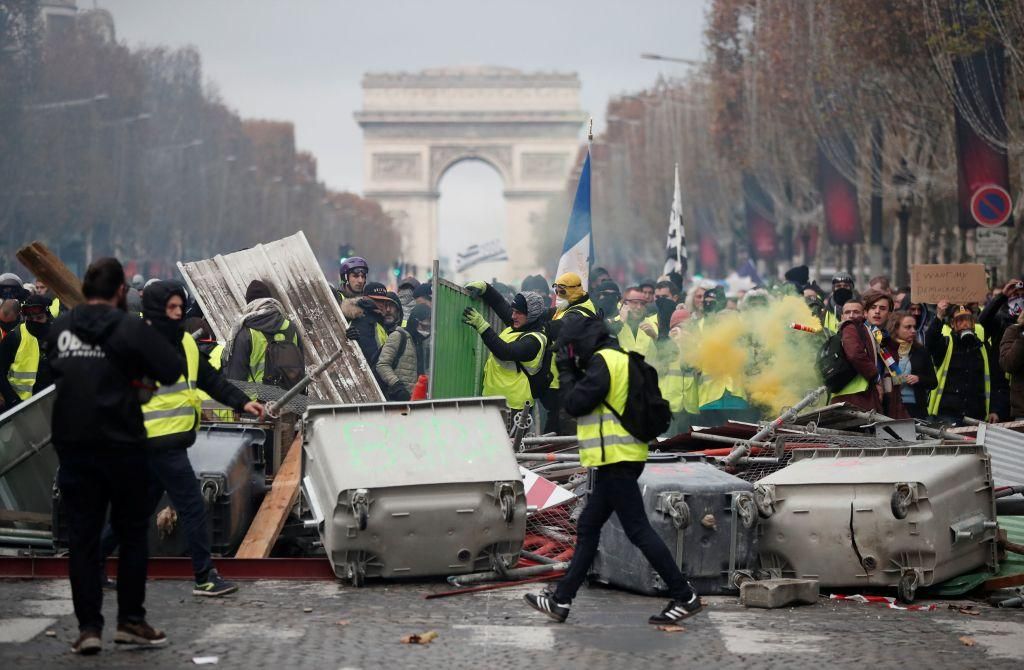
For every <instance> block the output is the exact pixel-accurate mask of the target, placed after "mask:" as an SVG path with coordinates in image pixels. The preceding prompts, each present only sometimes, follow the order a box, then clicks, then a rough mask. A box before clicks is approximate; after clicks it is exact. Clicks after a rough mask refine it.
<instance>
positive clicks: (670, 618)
mask: <svg viewBox="0 0 1024 670" xmlns="http://www.w3.org/2000/svg"><path fill="white" fill-rule="evenodd" d="M702 609H704V607H703V605H701V602H700V597H699V596H698V595H697V594H696V593H694V594H693V595H692V596H690V599H689V600H687V601H686V602H682V601H679V600H670V601H668V605H665V609H663V610H661V614H655V615H654V616H652V617H651V618H650V619H648V620H647V622H648V623H652V624H656V625H669V624H676V623H679V622H680V621H682V620H683V619H688V618H689V617H692V616H693V615H694V614H696V613H698V612H700V611H701V610H702Z"/></svg>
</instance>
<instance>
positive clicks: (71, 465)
mask: <svg viewBox="0 0 1024 670" xmlns="http://www.w3.org/2000/svg"><path fill="white" fill-rule="evenodd" d="M57 456H58V458H59V460H60V469H59V470H58V472H57V486H58V487H59V488H60V494H61V497H62V498H63V500H64V509H65V510H66V513H67V520H68V545H69V548H70V559H69V562H68V572H69V573H70V577H71V597H72V599H73V601H74V606H75V616H76V617H77V618H78V628H79V630H94V631H100V630H102V629H103V614H102V613H101V609H102V606H103V586H102V582H101V579H102V577H101V575H100V572H99V570H97V569H96V566H97V565H99V563H100V534H101V533H102V532H103V525H104V523H105V521H106V516H107V508H108V507H109V508H110V523H111V525H112V526H113V527H114V530H115V532H116V533H117V535H118V536H119V537H120V538H121V558H120V560H119V561H118V565H117V621H118V623H134V622H141V621H145V619H146V610H145V608H144V607H143V603H144V602H145V600H146V560H147V555H146V549H147V547H146V533H147V529H148V526H149V506H148V505H147V504H146V488H147V483H148V480H149V478H148V477H147V467H148V458H147V455H146V450H145V447H144V445H143V444H141V443H140V444H139V445H138V447H133V448H120V449H113V448H110V447H100V446H97V447H95V448H89V449H85V448H81V447H75V448H61V446H60V445H57Z"/></svg>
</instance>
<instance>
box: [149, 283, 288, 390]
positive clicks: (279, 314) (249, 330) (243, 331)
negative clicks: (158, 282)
mask: <svg viewBox="0 0 1024 670" xmlns="http://www.w3.org/2000/svg"><path fill="white" fill-rule="evenodd" d="M148 288H149V287H148V286H147V290H148ZM143 295H145V292H143ZM245 302H246V305H245V310H244V311H243V312H242V316H241V318H240V319H239V321H238V323H236V324H235V326H234V328H233V329H232V331H231V335H230V336H229V337H228V339H227V344H226V345H225V350H224V354H223V355H224V356H225V357H226V359H227V361H228V363H227V367H226V368H225V371H224V374H225V376H226V377H227V378H228V379H237V380H239V381H246V382H255V383H257V384H267V385H270V386H278V387H280V388H283V389H289V388H291V387H292V386H294V385H295V383H296V382H298V381H299V380H300V379H302V377H303V375H304V374H305V360H304V355H303V353H302V340H301V338H300V337H299V333H298V330H297V329H296V328H295V326H294V325H293V324H292V322H291V321H290V320H289V319H288V318H287V317H286V316H285V313H284V306H283V305H282V304H281V303H280V302H278V301H277V300H275V299H274V298H273V297H272V295H271V292H270V287H269V286H267V285H266V284H265V283H264V282H262V281H260V280H259V279H254V280H253V281H251V282H249V286H248V287H247V288H246V290H245Z"/></svg>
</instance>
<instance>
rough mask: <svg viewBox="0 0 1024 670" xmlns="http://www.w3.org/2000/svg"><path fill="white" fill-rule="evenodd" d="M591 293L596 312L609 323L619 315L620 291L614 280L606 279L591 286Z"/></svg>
mask: <svg viewBox="0 0 1024 670" xmlns="http://www.w3.org/2000/svg"><path fill="white" fill-rule="evenodd" d="M591 295H593V296H594V298H593V302H594V306H595V307H596V308H597V311H598V314H599V315H600V316H602V317H603V318H604V319H605V320H606V321H607V322H609V323H611V322H612V321H614V320H615V319H616V318H618V316H619V306H620V305H619V301H620V300H622V293H621V292H620V291H619V286H618V284H616V283H615V282H613V281H611V280H610V279H607V280H605V281H602V282H601V283H600V284H597V285H595V286H594V287H593V289H592V293H591Z"/></svg>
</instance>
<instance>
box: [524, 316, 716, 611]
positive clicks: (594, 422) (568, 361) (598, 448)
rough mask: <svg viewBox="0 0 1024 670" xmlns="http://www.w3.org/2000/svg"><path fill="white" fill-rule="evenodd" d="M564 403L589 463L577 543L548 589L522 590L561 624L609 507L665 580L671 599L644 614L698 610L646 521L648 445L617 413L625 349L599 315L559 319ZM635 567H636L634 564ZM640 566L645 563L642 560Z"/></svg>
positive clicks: (625, 389) (625, 386) (623, 393)
mask: <svg viewBox="0 0 1024 670" xmlns="http://www.w3.org/2000/svg"><path fill="white" fill-rule="evenodd" d="M557 366H558V372H559V375H560V377H561V388H562V392H563V396H564V409H565V411H566V412H568V413H569V414H570V415H571V416H573V417H576V419H577V421H576V424H577V429H576V438H577V441H578V442H579V446H580V449H579V455H580V464H581V465H582V466H584V467H588V468H594V470H592V471H591V472H592V475H591V476H592V479H591V485H592V486H591V491H590V493H589V495H588V496H587V502H586V505H585V506H584V508H583V511H582V513H581V514H580V517H579V520H578V521H577V523H576V530H577V535H576V547H575V550H574V553H573V557H572V561H571V562H570V564H569V568H568V570H567V571H566V574H565V576H564V577H563V578H562V579H561V580H559V582H558V584H557V585H556V586H555V588H554V589H553V590H550V591H547V592H545V593H541V594H536V595H535V594H528V595H527V596H526V597H525V599H526V602H527V604H529V605H530V606H531V607H533V608H534V609H536V610H538V611H540V612H541V613H543V614H545V615H547V616H548V617H550V618H551V619H553V620H555V621H557V622H559V623H561V622H564V621H565V620H566V618H567V617H568V616H569V609H570V606H571V604H572V601H573V599H574V598H575V597H576V594H577V592H578V590H579V588H580V586H581V585H582V584H583V582H584V581H585V580H586V578H587V576H588V574H589V572H590V568H591V565H592V563H593V561H594V558H595V557H596V555H597V547H598V542H599V540H600V536H601V528H602V527H603V526H604V524H605V522H607V521H608V519H609V518H610V517H611V515H612V514H613V513H615V514H616V516H617V517H618V519H619V522H620V523H621V525H622V527H623V528H624V529H625V532H626V536H627V537H628V538H629V540H630V542H632V543H633V544H634V545H636V547H637V548H638V549H639V550H640V551H641V553H643V555H644V557H645V558H646V559H647V561H648V563H649V564H650V567H651V568H653V569H654V570H655V571H656V572H657V573H658V574H659V575H660V576H661V578H662V580H663V581H664V583H665V585H666V587H667V589H668V591H669V595H670V597H671V598H672V600H671V601H670V602H669V603H668V605H667V606H666V607H665V608H664V609H663V610H662V611H661V613H659V614H655V615H653V616H652V617H651V618H650V619H649V620H648V621H649V622H650V623H652V624H662V625H670V624H676V623H678V622H680V621H682V620H683V619H685V618H687V617H690V616H693V615H694V614H697V613H698V612H700V610H701V602H700V598H699V597H698V596H697V595H696V593H694V591H693V588H692V587H691V585H690V583H689V582H688V581H687V578H686V576H685V575H684V574H683V573H682V571H681V570H680V569H679V567H678V565H677V564H676V561H675V559H673V557H672V553H671V552H670V551H669V550H668V548H667V547H666V546H665V543H664V541H662V540H661V538H660V537H659V536H658V534H657V533H656V532H655V531H654V530H653V529H652V528H651V523H650V521H649V520H648V517H647V512H646V511H645V510H644V503H643V497H642V495H641V493H640V487H639V485H638V483H637V480H638V479H639V477H640V475H641V474H642V473H643V471H644V464H645V462H646V461H647V456H648V449H649V447H648V445H647V444H646V443H645V442H643V441H641V440H639V439H637V438H636V437H634V436H633V435H631V434H630V432H629V431H628V430H627V429H626V428H625V426H624V425H623V424H622V422H621V421H620V420H619V418H618V417H619V416H621V415H622V414H624V413H625V404H626V398H627V397H628V395H629V392H630V389H629V383H630V379H629V356H628V355H627V354H625V353H624V352H622V351H621V350H619V349H618V348H617V347H616V346H615V341H614V340H613V339H612V337H611V336H610V334H609V333H608V331H607V329H606V328H605V327H604V324H603V323H602V322H601V321H599V320H578V321H574V322H571V323H567V324H565V326H564V327H563V330H562V336H561V340H560V346H559V350H558V360H557ZM638 567H639V566H638ZM643 567H644V568H646V566H643Z"/></svg>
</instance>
